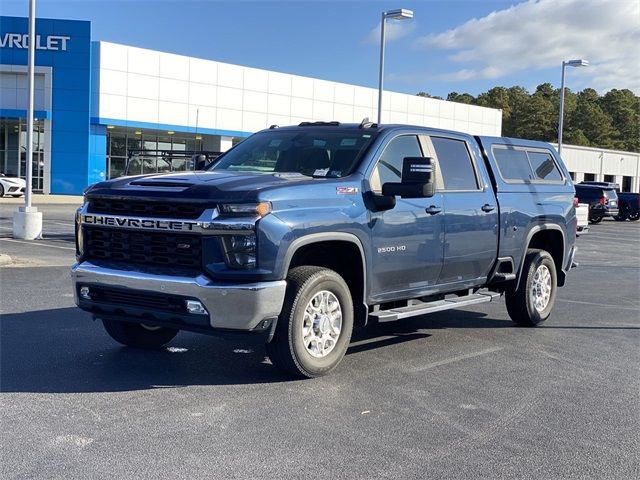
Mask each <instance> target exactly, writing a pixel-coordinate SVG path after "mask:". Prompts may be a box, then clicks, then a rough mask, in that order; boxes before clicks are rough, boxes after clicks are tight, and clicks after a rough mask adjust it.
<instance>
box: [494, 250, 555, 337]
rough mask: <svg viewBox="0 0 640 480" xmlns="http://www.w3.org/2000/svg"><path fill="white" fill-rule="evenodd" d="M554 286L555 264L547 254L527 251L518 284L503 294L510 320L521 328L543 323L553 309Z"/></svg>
mask: <svg viewBox="0 0 640 480" xmlns="http://www.w3.org/2000/svg"><path fill="white" fill-rule="evenodd" d="M557 285H558V281H557V274H556V265H555V263H554V261H553V258H552V257H551V255H550V254H549V252H547V251H545V250H537V249H529V250H527V255H526V257H525V260H524V265H523V266H522V274H521V278H520V284H519V285H518V288H517V289H516V290H511V291H508V292H506V295H505V300H506V304H507V312H508V313H509V317H511V320H513V321H514V322H515V323H517V324H518V325H521V326H525V327H535V326H536V325H539V324H541V323H542V322H544V321H545V320H546V319H547V318H549V315H550V314H551V310H552V309H553V304H554V302H555V299H556V290H557V288H558V287H557Z"/></svg>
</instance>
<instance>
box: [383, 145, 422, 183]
mask: <svg viewBox="0 0 640 480" xmlns="http://www.w3.org/2000/svg"><path fill="white" fill-rule="evenodd" d="M421 156H422V151H421V150H420V145H419V144H418V138H417V137H416V136H415V135H402V136H400V137H396V138H394V139H393V140H391V142H389V144H388V145H387V146H386V147H385V149H384V151H383V152H382V155H381V156H380V158H379V159H378V163H377V164H376V166H375V168H374V169H373V172H372V173H371V179H370V183H371V189H372V190H373V191H374V192H381V191H382V185H383V184H385V183H387V182H399V181H400V180H401V178H402V161H403V160H404V158H405V157H421Z"/></svg>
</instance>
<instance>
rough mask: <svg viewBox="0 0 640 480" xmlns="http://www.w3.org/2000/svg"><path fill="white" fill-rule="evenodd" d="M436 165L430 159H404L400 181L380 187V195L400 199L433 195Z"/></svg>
mask: <svg viewBox="0 0 640 480" xmlns="http://www.w3.org/2000/svg"><path fill="white" fill-rule="evenodd" d="M435 170H436V165H435V162H434V161H433V159H432V158H431V157H406V158H405V159H404V160H403V163H402V181H401V182H400V183H397V182H387V183H385V184H384V185H382V195H384V196H394V197H395V196H398V197H402V198H427V197H433V194H434V193H435Z"/></svg>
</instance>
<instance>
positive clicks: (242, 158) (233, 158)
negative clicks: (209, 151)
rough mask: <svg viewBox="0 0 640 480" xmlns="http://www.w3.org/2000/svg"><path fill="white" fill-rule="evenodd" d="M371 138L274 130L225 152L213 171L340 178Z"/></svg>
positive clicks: (333, 132)
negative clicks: (297, 174)
mask: <svg viewBox="0 0 640 480" xmlns="http://www.w3.org/2000/svg"><path fill="white" fill-rule="evenodd" d="M372 138H373V135H372V133H370V132H369V133H363V132H362V131H361V130H355V129H353V130H346V129H342V130H327V129H325V128H313V129H311V128H310V129H309V130H308V131H301V130H288V131H287V130H281V131H278V130H277V129H274V130H270V131H268V132H260V133H256V134H255V135H252V136H251V137H249V138H247V139H246V140H244V141H243V142H242V143H240V144H238V145H237V146H236V147H234V148H233V149H232V150H230V151H229V152H227V153H225V154H224V156H222V157H221V159H220V161H219V162H218V163H216V164H215V166H213V167H212V170H226V171H233V172H251V173H277V172H282V173H284V172H294V173H300V174H302V175H307V176H313V177H343V176H345V175H348V174H349V173H350V172H351V170H353V167H354V166H355V165H356V164H357V163H358V161H359V160H360V156H361V154H362V152H363V151H364V150H365V149H366V147H367V146H368V145H369V143H370V142H371V139H372Z"/></svg>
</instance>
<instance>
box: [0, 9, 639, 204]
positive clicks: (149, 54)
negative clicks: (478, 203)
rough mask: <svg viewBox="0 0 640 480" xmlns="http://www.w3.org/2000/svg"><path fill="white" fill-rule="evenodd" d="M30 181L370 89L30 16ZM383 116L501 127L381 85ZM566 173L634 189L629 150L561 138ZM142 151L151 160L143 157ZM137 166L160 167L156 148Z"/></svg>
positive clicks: (337, 104)
mask: <svg viewBox="0 0 640 480" xmlns="http://www.w3.org/2000/svg"><path fill="white" fill-rule="evenodd" d="M27 31H28V22H27V19H26V18H20V17H0V172H3V173H5V174H6V175H12V176H21V177H24V176H25V162H26V153H25V152H26V116H27V115H26V109H27V74H26V73H27V72H26V65H27V46H28V36H27ZM36 34H37V38H36V58H35V64H36V68H35V75H36V77H35V88H36V91H35V117H36V121H35V125H34V157H33V159H32V164H33V174H34V183H33V186H34V189H35V190H36V191H41V192H44V193H54V194H79V193H81V192H82V191H83V189H84V188H85V187H86V186H87V185H90V184H92V183H95V182H98V181H100V180H104V179H108V178H115V177H117V176H119V175H122V174H123V172H124V169H125V164H126V161H127V158H128V157H130V156H131V155H132V152H138V153H139V154H140V152H142V155H143V156H144V152H157V151H162V152H169V153H170V152H180V151H225V150H227V149H228V148H230V147H231V146H232V145H233V144H234V143H237V142H239V141H240V140H242V139H243V138H245V137H247V136H249V135H250V134H252V133H253V132H255V131H258V130H261V129H263V128H266V127H269V126H270V125H274V124H275V125H290V124H297V123H300V122H303V121H316V120H337V121H340V122H358V123H359V122H360V121H362V119H363V118H365V117H369V118H371V119H374V118H376V117H377V90H376V89H372V88H366V87H360V86H355V85H349V84H344V83H336V82H330V81H326V80H321V79H315V78H309V77H302V76H297V75H290V74H285V73H279V72H273V71H268V70H261V69H256V68H250V67H244V66H239V65H231V64H227V63H221V62H216V61H212V60H204V59H199V58H192V57H187V56H182V55H174V54H171V53H165V52H158V51H153V50H146V49H142V48H137V47H132V46H127V45H120V44H114V43H109V42H102V41H92V39H91V24H90V22H86V21H72V20H57V19H38V20H37V21H36ZM382 119H383V122H385V123H408V124H414V125H425V126H430V127H437V128H445V129H451V130H458V131H462V132H467V133H471V134H475V135H500V132H501V125H502V114H501V111H500V110H496V109H490V108H483V107H477V106H472V105H465V104H459V103H453V102H447V101H443V100H436V99H432V98H424V97H417V96H415V95H407V94H401V93H395V92H385V95H384V97H383V111H382ZM563 157H564V158H565V160H566V163H567V165H568V167H569V170H570V171H571V172H572V176H573V177H574V178H575V179H576V180H578V181H580V180H583V179H594V180H607V181H608V180H612V181H616V182H618V183H620V184H621V185H623V187H624V189H626V190H633V191H638V189H639V188H640V172H639V166H640V155H639V154H636V153H629V152H612V151H607V150H596V149H584V148H583V147H572V146H567V145H564V146H563ZM149 159H151V160H149ZM149 159H148V160H147V161H145V162H141V163H140V165H141V166H140V169H141V170H140V171H141V172H145V171H146V169H147V168H149V169H156V168H159V167H158V164H153V165H152V164H151V163H150V162H151V161H153V162H156V161H157V158H156V157H151V156H149Z"/></svg>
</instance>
